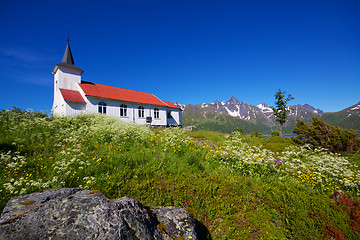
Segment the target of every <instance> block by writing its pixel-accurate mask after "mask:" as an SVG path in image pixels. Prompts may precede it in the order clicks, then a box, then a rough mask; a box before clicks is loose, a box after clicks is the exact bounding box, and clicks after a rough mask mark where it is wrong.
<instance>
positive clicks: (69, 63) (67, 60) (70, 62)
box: [53, 37, 84, 74]
mask: <svg viewBox="0 0 360 240" xmlns="http://www.w3.org/2000/svg"><path fill="white" fill-rule="evenodd" d="M59 67H65V68H68V69H72V70H76V71H78V72H80V74H82V73H83V72H84V71H83V70H82V69H81V68H79V67H78V66H76V65H75V62H74V58H73V56H72V53H71V49H70V43H69V37H68V39H67V45H66V49H65V52H64V56H63V59H62V61H61V63H59V64H57V65H56V66H55V68H54V70H53V73H55V72H56V71H57V69H58V68H59Z"/></svg>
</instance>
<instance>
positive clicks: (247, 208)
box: [0, 111, 360, 239]
mask: <svg viewBox="0 0 360 240" xmlns="http://www.w3.org/2000/svg"><path fill="white" fill-rule="evenodd" d="M0 136H1V138H0V154H1V155H0V171H1V175H0V196H1V199H0V207H1V209H2V208H3V207H4V205H5V204H6V202H7V201H8V200H9V199H10V198H11V197H14V196H17V195H20V194H25V193H30V192H34V191H40V190H43V189H48V188H57V187H81V188H88V189H94V190H95V189H97V190H100V191H102V192H103V193H105V194H107V195H108V196H109V197H111V198H118V197H121V196H129V197H132V198H135V199H138V200H139V201H141V202H142V203H143V204H144V205H146V206H167V205H174V206H178V207H183V208H185V209H187V210H188V211H190V212H191V213H192V214H193V215H194V217H195V218H196V219H198V220H199V221H200V222H201V224H199V227H200V229H201V236H200V237H201V239H246V238H251V239H324V238H329V239H330V238H331V237H333V238H336V239H343V238H347V239H359V238H360V232H359V230H360V215H359V214H360V207H359V203H358V202H356V200H355V199H356V198H357V196H358V194H359V188H358V187H359V183H360V174H359V169H358V168H357V167H356V166H355V164H358V163H359V162H357V161H359V160H358V159H356V158H351V159H352V160H351V161H352V162H351V161H350V160H349V159H348V158H346V157H344V156H340V155H336V154H332V153H329V152H327V151H325V150H311V149H310V148H308V147H307V146H302V147H301V146H296V145H294V144H293V143H292V142H291V139H289V138H269V139H260V138H251V137H249V136H247V135H239V134H231V135H229V134H227V135H225V134H219V133H213V132H207V131H198V132H184V131H182V130H181V129H178V128H171V129H163V130H156V131H151V130H149V129H147V128H146V127H143V126H138V125H134V124H127V123H124V122H121V121H119V120H117V119H115V118H111V117H107V116H104V115H86V116H77V117H72V118H69V117H64V118H52V117H44V116H42V115H40V114H33V113H28V112H20V111H10V112H5V111H3V112H1V113H0ZM338 191H346V192H348V193H347V194H345V193H344V192H343V193H339V192H338Z"/></svg>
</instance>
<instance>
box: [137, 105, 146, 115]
mask: <svg viewBox="0 0 360 240" xmlns="http://www.w3.org/2000/svg"><path fill="white" fill-rule="evenodd" d="M138 110H139V118H143V117H144V116H145V114H144V107H143V106H140V107H139V108H138Z"/></svg>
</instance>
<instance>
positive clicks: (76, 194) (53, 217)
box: [0, 188, 198, 240]
mask: <svg viewBox="0 0 360 240" xmlns="http://www.w3.org/2000/svg"><path fill="white" fill-rule="evenodd" d="M0 239H1V240H2V239H7V240H11V239H21V240H24V239H141V240H142V239H144V240H145V239H146V240H147V239H164V240H168V239H169V240H171V239H198V237H197V232H196V220H195V219H194V218H193V216H192V215H191V214H190V213H189V212H187V211H186V210H185V209H182V208H176V207H158V208H153V209H150V208H146V207H143V206H142V205H141V203H139V202H137V201H135V200H134V199H131V198H128V197H122V198H119V199H113V200H112V199H109V198H108V197H107V196H106V195H104V194H102V193H101V192H99V191H89V190H81V189H78V188H59V189H52V190H46V191H43V192H37V193H32V194H28V195H23V196H18V197H15V198H13V199H11V200H10V201H9V202H8V203H7V204H6V206H5V208H4V210H3V212H2V214H1V218H0Z"/></svg>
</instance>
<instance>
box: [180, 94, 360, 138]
mask: <svg viewBox="0 0 360 240" xmlns="http://www.w3.org/2000/svg"><path fill="white" fill-rule="evenodd" d="M174 104H175V105H176V106H178V107H180V108H181V109H183V125H184V126H190V125H194V126H196V127H197V128H198V129H202V130H212V131H220V132H232V131H234V130H235V129H237V128H242V129H243V130H244V131H245V132H246V133H251V132H253V131H255V130H256V131H258V132H261V133H264V134H270V133H271V132H272V131H277V130H278V129H279V124H278V123H277V122H276V117H275V116H274V113H273V110H272V109H271V108H270V107H269V106H268V105H266V104H265V103H259V104H258V105H256V106H255V105H251V104H247V103H246V102H240V101H239V100H238V99H236V98H235V97H231V98H230V100H228V101H222V102H219V101H213V102H212V103H201V104H196V105H192V104H188V105H186V104H181V103H177V102H175V103H174ZM288 109H289V113H288V117H287V120H286V122H285V124H284V126H283V127H284V128H283V132H284V133H288V134H290V133H292V130H293V128H294V126H295V124H296V119H301V120H303V121H305V122H311V117H320V118H323V119H324V120H325V121H326V122H327V123H329V124H332V125H338V126H340V127H342V128H351V129H355V130H359V129H360V102H359V103H358V104H355V105H353V106H351V107H348V108H346V109H344V110H342V111H339V112H329V113H324V112H323V111H322V110H320V109H316V108H314V107H312V106H310V105H309V104H304V105H300V104H298V105H290V106H289V107H288Z"/></svg>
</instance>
